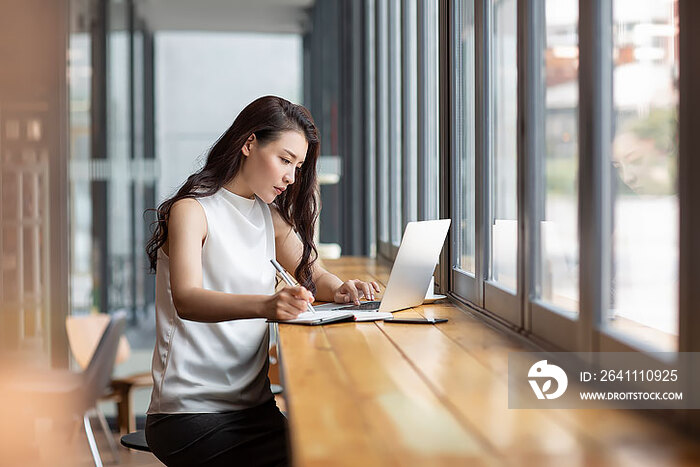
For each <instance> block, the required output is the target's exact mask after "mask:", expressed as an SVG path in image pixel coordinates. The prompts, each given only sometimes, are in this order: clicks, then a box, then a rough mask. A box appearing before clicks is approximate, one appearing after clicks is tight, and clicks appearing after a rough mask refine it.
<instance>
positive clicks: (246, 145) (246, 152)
mask: <svg viewBox="0 0 700 467" xmlns="http://www.w3.org/2000/svg"><path fill="white" fill-rule="evenodd" d="M255 141H256V140H255V133H251V134H250V136H248V139H247V140H246V141H245V143H244V144H243V147H242V148H241V152H242V153H243V155H244V156H246V157H248V156H250V148H251V147H252V145H253V143H255Z"/></svg>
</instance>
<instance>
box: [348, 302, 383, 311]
mask: <svg viewBox="0 0 700 467" xmlns="http://www.w3.org/2000/svg"><path fill="white" fill-rule="evenodd" d="M380 303H381V302H376V301H375V302H364V303H360V304H359V305H353V306H348V307H343V311H362V310H378V309H379V304H380Z"/></svg>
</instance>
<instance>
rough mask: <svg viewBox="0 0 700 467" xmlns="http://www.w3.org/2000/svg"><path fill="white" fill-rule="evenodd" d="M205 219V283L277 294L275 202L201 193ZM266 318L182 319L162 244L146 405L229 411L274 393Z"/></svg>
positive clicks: (154, 410) (226, 193)
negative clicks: (150, 382) (150, 387)
mask: <svg viewBox="0 0 700 467" xmlns="http://www.w3.org/2000/svg"><path fill="white" fill-rule="evenodd" d="M197 201H199V203H200V204H201V205H202V207H203V208H204V213H205V215H206V219H207V236H206V238H205V240H204V245H203V246H202V286H203V287H204V288H205V289H208V290H217V291H222V292H228V293H232V294H264V295H271V294H273V293H274V289H275V269H274V267H273V266H272V264H271V263H270V259H271V258H274V257H275V238H274V227H273V225H272V216H271V215H270V208H269V207H268V206H267V205H266V204H265V203H264V202H263V201H262V200H260V199H259V198H257V197H256V198H255V199H248V198H244V197H241V196H238V195H236V194H234V193H231V192H230V191H228V190H226V189H224V188H221V189H220V190H219V191H218V192H216V193H215V194H214V195H211V196H207V197H205V198H199V199H197ZM269 337H270V335H269V331H268V324H267V323H266V322H265V320H264V319H262V318H261V319H238V320H233V321H226V322H221V323H199V322H194V321H188V320H183V319H180V317H179V316H178V315H177V311H176V310H175V306H174V305H173V299H172V293H171V289H170V260H169V258H168V256H167V255H166V254H165V253H164V252H163V250H162V249H159V250H158V266H157V269H156V346H155V350H154V352H153V363H152V372H153V392H152V394H151V404H150V406H149V408H148V413H149V414H153V413H195V412H205V413H211V412H224V411H229V410H239V409H245V408H248V407H254V406H256V405H259V404H262V403H264V402H266V401H268V400H269V399H270V398H272V392H271V391H270V383H269V380H268V377H267V370H268V366H269V362H268V345H269Z"/></svg>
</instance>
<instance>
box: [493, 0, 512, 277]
mask: <svg viewBox="0 0 700 467" xmlns="http://www.w3.org/2000/svg"><path fill="white" fill-rule="evenodd" d="M492 9H493V10H492V13H493V14H492V21H493V23H492V25H491V26H492V28H491V32H492V38H491V41H492V49H491V62H492V73H491V79H492V82H491V88H492V93H493V94H492V99H493V101H492V107H491V116H492V120H493V132H492V133H493V137H492V138H493V139H492V144H493V159H492V169H493V172H492V193H491V203H492V204H491V209H492V221H491V234H492V250H491V251H492V264H491V265H492V269H491V271H492V273H491V278H492V279H493V280H494V281H496V282H498V283H499V284H500V285H501V286H503V287H505V288H508V289H511V290H514V291H515V290H517V258H518V211H517V134H518V132H517V117H518V76H517V72H518V68H517V1H516V0H493V2H492Z"/></svg>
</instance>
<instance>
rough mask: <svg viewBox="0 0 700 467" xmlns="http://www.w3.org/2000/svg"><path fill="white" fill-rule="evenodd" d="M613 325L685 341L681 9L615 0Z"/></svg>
mask: <svg viewBox="0 0 700 467" xmlns="http://www.w3.org/2000/svg"><path fill="white" fill-rule="evenodd" d="M612 5H613V44H612V46H613V54H612V59H613V106H614V109H613V110H614V113H613V122H614V126H613V130H614V131H613V142H612V150H611V151H610V170H611V177H610V178H611V183H612V190H611V205H610V210H611V212H612V219H613V221H612V240H611V245H612V248H611V250H612V251H611V256H612V257H611V266H610V284H609V287H608V288H609V294H610V295H609V305H610V313H609V314H608V316H607V317H606V318H607V319H606V321H605V324H606V325H607V327H608V328H609V329H613V330H615V331H619V332H621V333H622V334H624V335H626V336H630V337H633V338H635V339H637V340H641V341H644V342H646V343H647V344H650V345H652V346H654V347H658V348H660V349H662V350H676V349H677V348H678V305H677V303H678V226H679V217H678V215H679V214H678V212H679V211H678V207H679V202H678V190H677V170H676V168H677V165H678V163H677V159H678V130H677V129H678V70H679V67H678V12H677V11H678V10H677V2H676V1H675V0H653V1H652V0H645V1H635V2H631V1H623V0H614V1H613V4H612Z"/></svg>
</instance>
